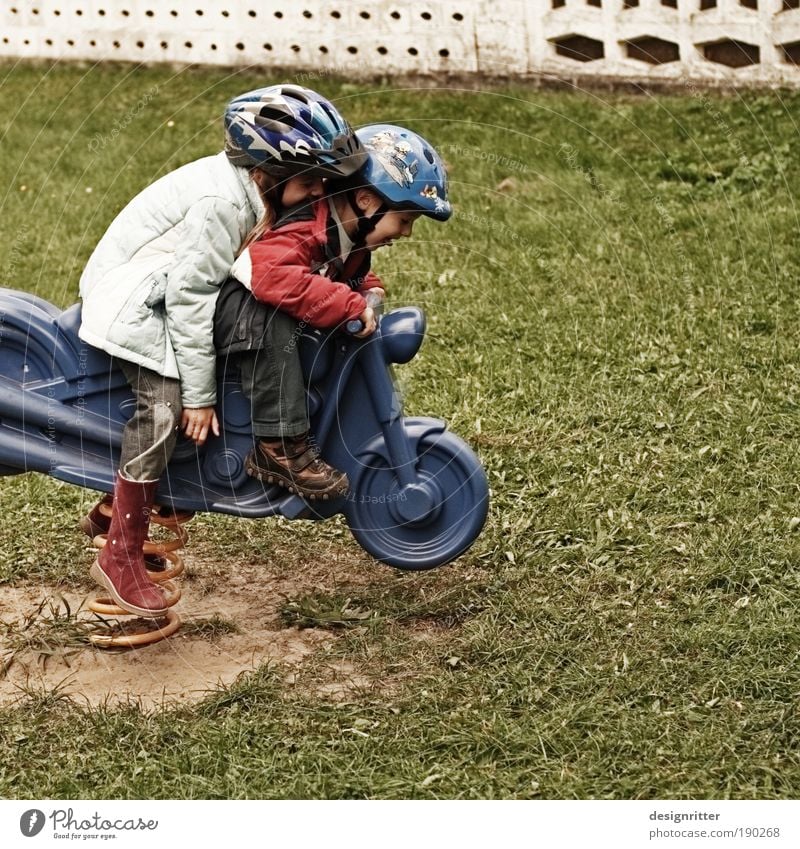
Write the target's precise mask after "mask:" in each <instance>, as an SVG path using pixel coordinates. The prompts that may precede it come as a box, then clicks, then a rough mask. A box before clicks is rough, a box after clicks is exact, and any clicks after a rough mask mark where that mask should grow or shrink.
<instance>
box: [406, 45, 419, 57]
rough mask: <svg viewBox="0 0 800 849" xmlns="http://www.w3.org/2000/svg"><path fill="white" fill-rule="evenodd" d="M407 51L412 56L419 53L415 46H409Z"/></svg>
mask: <svg viewBox="0 0 800 849" xmlns="http://www.w3.org/2000/svg"><path fill="white" fill-rule="evenodd" d="M408 52H409V53H410V54H411V55H412V56H416V55H417V53H419V50H417V48H416V47H409V48H408Z"/></svg>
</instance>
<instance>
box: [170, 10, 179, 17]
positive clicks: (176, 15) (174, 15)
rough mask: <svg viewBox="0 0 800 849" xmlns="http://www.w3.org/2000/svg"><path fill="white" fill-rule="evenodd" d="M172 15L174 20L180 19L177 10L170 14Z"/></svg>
mask: <svg viewBox="0 0 800 849" xmlns="http://www.w3.org/2000/svg"><path fill="white" fill-rule="evenodd" d="M170 15H172V17H173V18H177V17H178V12H177V10H175V9H173V10H172V11H171V12H170Z"/></svg>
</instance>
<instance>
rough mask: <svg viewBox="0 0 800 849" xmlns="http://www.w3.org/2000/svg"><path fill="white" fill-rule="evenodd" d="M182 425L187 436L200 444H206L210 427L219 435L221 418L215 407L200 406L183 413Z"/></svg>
mask: <svg viewBox="0 0 800 849" xmlns="http://www.w3.org/2000/svg"><path fill="white" fill-rule="evenodd" d="M181 427H182V428H183V432H184V433H185V434H186V436H187V437H188V438H189V439H191V440H193V441H194V442H196V443H197V444H198V445H204V444H205V441H206V437H207V436H208V429H209V427H210V428H211V430H212V431H213V433H214V436H219V420H218V419H217V413H216V411H215V410H214V408H213V407H198V408H197V409H194V410H184V411H183V412H182V413H181Z"/></svg>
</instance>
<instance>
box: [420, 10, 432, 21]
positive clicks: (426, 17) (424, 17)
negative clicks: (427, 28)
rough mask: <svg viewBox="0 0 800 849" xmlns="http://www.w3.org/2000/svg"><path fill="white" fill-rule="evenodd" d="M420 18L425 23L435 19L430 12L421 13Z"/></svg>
mask: <svg viewBox="0 0 800 849" xmlns="http://www.w3.org/2000/svg"><path fill="white" fill-rule="evenodd" d="M420 17H421V18H422V20H423V21H429V20H430V19H431V18H432V17H433V15H432V14H431V13H430V12H421V13H420Z"/></svg>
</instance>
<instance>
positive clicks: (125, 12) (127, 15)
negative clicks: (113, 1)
mask: <svg viewBox="0 0 800 849" xmlns="http://www.w3.org/2000/svg"><path fill="white" fill-rule="evenodd" d="M120 14H121V15H122V17H123V18H127V17H130V14H131V13H130V12H129V11H128V10H127V9H123V10H122V12H120Z"/></svg>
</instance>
